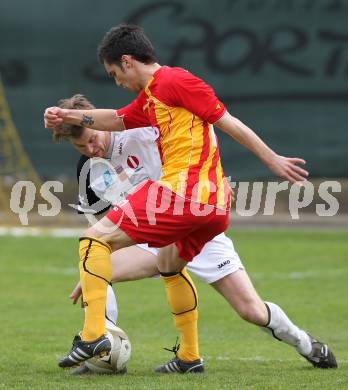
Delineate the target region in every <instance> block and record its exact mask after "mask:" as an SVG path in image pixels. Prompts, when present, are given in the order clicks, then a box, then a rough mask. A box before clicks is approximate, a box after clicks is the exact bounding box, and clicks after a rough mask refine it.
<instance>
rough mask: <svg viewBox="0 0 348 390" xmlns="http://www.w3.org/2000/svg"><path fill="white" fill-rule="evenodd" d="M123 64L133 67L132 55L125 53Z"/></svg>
mask: <svg viewBox="0 0 348 390" xmlns="http://www.w3.org/2000/svg"><path fill="white" fill-rule="evenodd" d="M121 61H122V64H123V66H124V67H125V68H127V69H130V68H132V67H133V63H134V59H133V57H132V56H131V55H129V54H124V55H123V56H122V57H121Z"/></svg>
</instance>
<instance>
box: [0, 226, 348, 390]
mask: <svg viewBox="0 0 348 390" xmlns="http://www.w3.org/2000/svg"><path fill="white" fill-rule="evenodd" d="M233 240H234V243H235V246H236V248H237V250H238V252H239V254H240V255H241V258H242V260H243V262H244V264H245V266H246V268H247V270H248V271H249V274H250V275H251V277H252V279H253V281H254V284H255V286H256V288H257V290H258V291H259V293H260V294H261V296H262V297H263V298H264V299H265V300H270V301H274V302H276V303H278V304H279V305H280V306H281V307H282V308H283V309H284V310H285V311H286V312H287V314H288V315H289V316H290V318H291V319H292V320H293V321H294V322H295V323H296V324H298V325H299V326H300V327H302V328H304V329H306V330H308V331H310V332H311V333H312V334H313V335H314V336H316V337H318V338H319V339H321V340H324V341H325V342H327V343H328V344H329V345H330V346H331V348H332V349H333V350H334V352H335V354H336V357H337V359H338V363H339V369H338V370H328V371H326V370H319V369H314V368H312V367H311V366H310V365H309V364H308V363H307V362H306V361H305V360H304V359H303V358H301V357H300V356H299V355H298V354H297V353H296V352H295V350H294V349H292V348H290V347H289V346H287V345H285V344H283V343H280V342H278V341H276V340H274V339H272V338H270V337H269V336H267V335H266V334H264V333H263V332H261V331H260V330H259V329H258V328H257V327H255V326H252V325H249V324H247V323H246V322H244V321H242V320H240V319H239V318H238V317H237V315H236V314H235V313H234V312H232V310H231V309H230V307H229V305H228V304H227V303H226V302H225V301H224V300H223V299H222V298H221V297H220V296H218V294H217V293H216V292H215V291H214V290H213V289H212V288H211V287H210V286H208V285H205V284H203V283H201V282H199V281H197V287H198V292H199V297H200V304H199V308H200V322H199V327H200V349H201V353H202V355H203V357H204V359H205V363H206V373H205V374H204V375H178V374H175V375H169V376H166V375H158V374H155V373H153V367H155V366H156V365H158V364H159V363H162V362H164V361H166V360H168V359H170V358H171V357H172V355H171V354H170V353H169V352H166V351H164V350H163V349H162V348H163V347H171V346H172V345H173V343H174V341H175V338H176V333H175V329H174V325H173V323H172V319H171V316H170V315H169V309H168V306H167V303H166V299H165V294H164V288H163V286H162V284H161V282H159V281H156V280H143V281H139V282H131V283H123V284H119V285H115V286H114V287H115V290H116V293H117V298H118V304H119V326H120V327H122V328H123V329H124V330H125V331H126V332H127V333H128V335H129V337H130V339H131V342H132V348H133V353H132V358H131V360H130V362H129V364H128V375H125V376H112V377H110V376H93V377H83V378H76V377H72V376H71V375H70V373H69V371H63V370H61V369H59V368H58V367H57V359H58V358H59V357H60V356H62V355H63V354H64V353H65V352H67V351H68V350H69V348H70V342H71V340H72V337H73V335H74V333H75V332H76V331H78V330H79V329H80V327H81V324H82V314H83V313H82V310H81V309H79V308H77V307H74V306H72V305H71V303H70V301H69V299H68V295H69V293H70V291H71V289H72V287H73V286H74V283H75V281H76V279H77V277H78V273H77V262H78V257H77V240H76V239H70V238H50V237H40V238H30V237H25V238H23V237H22V238H15V237H0V262H1V274H0V275H1V276H0V278H1V281H0V291H1V301H0V318H1V325H2V326H1V332H0V334H1V337H0V349H1V354H0V388H3V389H45V390H46V389H109V388H110V389H111V388H112V389H115V388H121V389H265V390H266V389H317V388H320V389H348V311H347V298H348V283H347V281H348V233H347V232H308V231H306V232H305V231H248V232H247V231H245V232H234V233H233ZM125 261H127V259H125Z"/></svg>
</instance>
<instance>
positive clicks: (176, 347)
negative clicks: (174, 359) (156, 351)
mask: <svg viewBox="0 0 348 390" xmlns="http://www.w3.org/2000/svg"><path fill="white" fill-rule="evenodd" d="M178 341H179V337H177V338H176V340H175V344H174V346H173V347H172V349H169V348H163V349H165V350H166V351H169V352H173V353H174V354H175V356H176V354H177V352H178V351H179V348H180V344H178Z"/></svg>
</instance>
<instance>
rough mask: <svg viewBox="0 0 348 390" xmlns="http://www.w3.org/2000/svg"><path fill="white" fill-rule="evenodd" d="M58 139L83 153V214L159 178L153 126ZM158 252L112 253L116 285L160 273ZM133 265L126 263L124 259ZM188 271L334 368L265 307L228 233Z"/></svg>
mask: <svg viewBox="0 0 348 390" xmlns="http://www.w3.org/2000/svg"><path fill="white" fill-rule="evenodd" d="M59 105H60V107H62V108H68V109H93V108H94V106H93V105H92V104H91V103H90V102H89V101H88V100H87V99H86V98H85V97H84V96H83V95H74V96H73V97H71V98H69V99H64V100H61V101H60V103H59ZM53 137H54V139H55V140H60V139H68V140H69V141H70V142H71V143H72V144H73V145H74V146H75V148H76V149H78V151H79V152H80V153H81V154H82V156H81V159H80V162H79V166H78V179H79V200H80V201H79V203H80V204H79V205H78V207H77V208H78V210H79V212H82V213H85V214H86V215H88V214H98V213H101V212H103V211H106V210H107V209H108V208H109V207H110V206H111V205H115V204H116V203H119V202H120V201H121V200H122V199H124V198H125V197H126V196H127V194H129V193H130V192H131V191H132V189H133V187H134V186H135V185H137V184H139V183H140V182H142V181H144V180H148V179H153V180H156V179H158V178H159V177H160V175H161V160H160V156H159V152H158V149H157V146H156V139H157V137H158V131H157V129H156V128H153V127H146V128H140V129H132V130H127V131H123V132H112V133H109V132H99V131H97V130H92V129H87V128H83V127H79V126H74V125H67V124H64V125H61V126H60V127H58V128H56V129H54V131H53ZM157 253H158V251H157V249H156V248H150V247H148V246H147V245H146V244H139V245H135V246H132V247H128V248H123V249H120V250H118V251H116V252H114V253H113V254H112V280H113V282H120V281H129V280H138V279H142V278H145V277H152V276H155V275H157V274H158V269H157V265H156V264H157V262H156V255H157ZM125 257H127V258H130V259H132V261H129V262H124V261H122V258H125ZM187 268H188V270H189V271H190V272H192V273H194V274H195V275H196V276H198V277H199V278H200V279H201V280H203V281H204V282H206V283H209V284H211V285H212V287H214V288H215V289H216V290H217V291H218V292H219V293H220V294H221V295H222V296H223V297H224V298H225V299H226V300H227V301H228V302H229V303H230V305H231V306H232V307H233V309H234V310H235V311H236V312H237V313H238V314H239V315H240V317H241V318H243V319H244V320H246V321H248V322H250V323H253V324H255V325H258V326H260V327H261V329H263V330H266V331H267V333H269V334H270V335H272V336H273V337H275V338H276V339H278V340H280V341H284V342H285V343H287V344H290V345H292V346H293V347H295V348H296V350H297V351H298V352H299V353H300V354H301V355H302V356H303V357H305V358H306V359H307V360H308V361H309V362H310V363H311V364H312V365H313V366H314V367H319V368H336V367H337V363H336V359H335V356H334V355H333V353H332V351H331V350H330V349H329V348H328V347H327V345H326V344H323V343H321V342H320V341H318V340H316V339H314V338H313V337H312V336H310V335H309V334H308V333H307V332H305V331H304V330H302V329H301V328H299V327H298V326H296V325H295V324H293V323H292V322H291V321H290V319H289V318H288V317H287V315H286V314H285V313H284V311H283V310H282V309H281V308H280V307H279V306H278V305H276V304H274V303H272V302H264V301H263V300H261V298H260V297H259V295H258V294H257V292H256V291H255V289H254V287H253V285H252V283H251V281H250V279H249V277H248V274H247V272H246V270H245V269H244V267H243V265H242V263H241V261H240V258H239V256H238V254H237V253H236V251H235V249H234V247H233V243H232V241H231V240H230V239H229V238H228V237H226V236H225V234H224V233H222V234H219V235H218V236H217V237H215V238H214V239H213V240H212V241H210V242H208V243H207V244H206V245H205V246H204V248H203V250H202V252H201V253H200V254H199V255H198V256H196V257H195V258H194V261H192V262H190V263H188V265H187ZM80 294H81V289H80V287H79V284H78V285H77V287H76V288H75V290H74V291H73V293H72V294H71V299H72V300H73V302H74V303H76V301H77V300H78V298H79V296H80ZM106 316H107V320H106V322H107V326H108V327H110V326H111V327H112V324H113V323H116V321H117V304H116V299H115V297H114V294H113V290H112V288H111V287H109V290H108V297H107V313H106Z"/></svg>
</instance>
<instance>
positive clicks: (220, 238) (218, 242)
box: [137, 233, 244, 284]
mask: <svg viewBox="0 0 348 390" xmlns="http://www.w3.org/2000/svg"><path fill="white" fill-rule="evenodd" d="M137 246H138V247H139V248H142V249H144V250H146V251H149V252H151V253H153V254H154V255H157V254H158V252H159V249H157V248H150V247H149V246H148V245H147V244H137ZM187 268H188V270H189V271H190V272H192V273H193V274H195V275H196V276H198V277H199V278H200V279H202V280H203V282H205V283H209V284H210V283H214V282H216V281H218V280H220V279H222V278H223V277H224V276H226V275H229V274H232V273H233V272H236V271H238V270H239V269H244V266H243V264H242V262H241V260H240V258H239V256H238V253H237V252H236V251H235V249H234V246H233V243H232V241H231V240H230V239H229V238H228V237H226V235H225V233H221V234H219V235H217V236H216V237H215V238H214V239H212V240H211V241H209V242H208V243H206V244H205V245H204V247H203V249H202V251H201V253H200V254H199V255H197V256H196V257H194V258H193V260H192V261H191V262H190V263H188V265H187Z"/></svg>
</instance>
